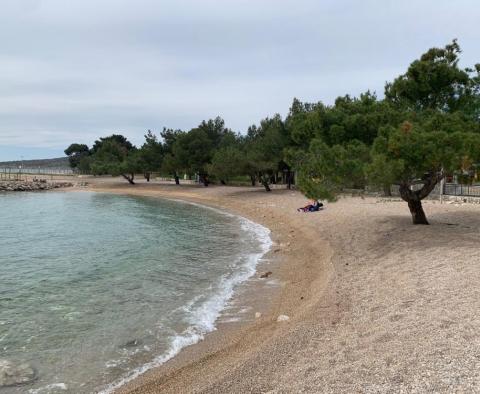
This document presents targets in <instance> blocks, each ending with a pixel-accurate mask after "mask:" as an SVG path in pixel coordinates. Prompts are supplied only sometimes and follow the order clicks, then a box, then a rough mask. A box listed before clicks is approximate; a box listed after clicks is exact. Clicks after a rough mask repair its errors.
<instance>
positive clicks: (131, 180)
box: [122, 174, 135, 185]
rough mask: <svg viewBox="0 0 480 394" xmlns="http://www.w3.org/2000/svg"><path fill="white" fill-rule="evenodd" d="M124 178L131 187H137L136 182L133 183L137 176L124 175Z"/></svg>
mask: <svg viewBox="0 0 480 394" xmlns="http://www.w3.org/2000/svg"><path fill="white" fill-rule="evenodd" d="M122 176H123V177H124V178H125V179H126V180H127V181H128V183H130V185H135V182H134V181H133V179H134V178H135V174H130V175H128V174H122Z"/></svg>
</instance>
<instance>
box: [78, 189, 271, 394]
mask: <svg viewBox="0 0 480 394" xmlns="http://www.w3.org/2000/svg"><path fill="white" fill-rule="evenodd" d="M85 191H86V190H85ZM89 191H92V190H89ZM93 192H96V193H108V192H106V191H103V190H102V191H100V190H94V191H93ZM116 194H117V193H116ZM118 194H121V195H125V196H132V194H123V193H118ZM135 196H136V197H142V198H155V199H158V198H160V199H164V200H169V201H174V202H177V203H180V204H188V205H194V206H197V207H200V208H202V209H206V210H212V211H214V212H217V213H219V214H221V215H226V216H229V217H235V218H236V219H237V220H238V221H239V226H241V227H242V229H243V230H244V231H247V232H251V233H253V234H255V237H256V238H259V239H260V240H261V249H262V250H261V251H259V252H256V253H249V254H248V256H249V258H253V265H252V266H247V267H243V268H249V271H250V272H247V273H244V274H243V277H240V278H237V279H236V280H234V278H232V279H231V281H232V283H230V284H229V286H228V288H227V289H226V291H227V294H225V297H221V304H222V306H221V308H220V309H219V310H218V311H217V313H216V314H217V317H216V318H215V320H214V321H212V322H211V324H212V325H213V328H212V329H210V330H208V331H206V332H204V333H194V334H192V333H190V334H189V335H190V336H185V334H178V335H177V336H176V339H180V338H181V339H183V340H184V341H185V343H184V344H180V345H178V346H174V344H172V345H171V346H172V347H171V348H170V349H169V350H168V351H167V352H166V353H165V354H160V355H155V356H154V358H153V359H152V361H150V362H148V363H146V364H143V365H141V366H139V367H138V368H136V369H135V370H133V371H131V372H130V373H128V374H127V375H126V376H124V377H122V378H120V380H119V381H117V382H113V383H111V384H109V385H108V386H107V387H106V388H104V389H102V390H101V391H99V394H110V393H114V392H117V391H118V390H120V389H121V388H122V387H124V386H126V385H128V384H129V383H130V382H132V381H134V380H135V379H137V378H138V377H140V376H142V375H144V374H145V373H147V372H148V371H150V370H154V369H157V368H159V367H161V366H162V365H164V364H165V363H167V362H169V361H170V360H173V359H174V358H175V357H177V356H178V355H179V354H180V353H181V352H182V351H183V350H184V349H185V348H187V347H192V346H195V345H197V344H199V343H201V342H202V341H204V340H205V338H206V337H207V336H210V335H212V334H214V333H215V332H216V331H218V330H219V327H220V330H222V331H221V332H222V333H223V330H231V329H232V328H233V327H235V326H237V327H240V326H242V325H246V324H247V322H246V321H242V320H240V318H238V319H239V320H238V321H237V320H236V318H235V319H234V320H233V321H228V319H227V321H224V320H225V319H224V315H225V314H226V312H227V310H228V309H237V311H236V312H233V313H229V314H235V315H239V314H241V311H238V309H239V308H238V307H236V308H234V307H233V306H232V305H231V304H232V303H235V302H238V301H239V300H236V299H237V298H238V297H239V294H238V293H239V291H238V290H239V288H242V287H245V286H246V285H247V283H248V282H249V281H252V279H253V280H254V276H255V275H256V274H257V273H258V266H259V265H261V264H262V262H263V260H264V259H265V256H266V255H267V254H269V253H270V251H271V249H272V246H273V241H272V239H271V237H270V235H271V231H270V229H268V228H266V227H264V226H262V225H260V224H258V223H256V222H253V221H251V220H249V219H247V218H245V217H243V216H240V215H238V214H234V213H231V212H230V211H226V210H224V209H221V208H218V207H214V206H210V205H204V204H201V203H198V202H193V201H190V200H185V199H178V198H170V197H160V196H155V197H153V196H143V195H142V196H138V195H135ZM245 226H246V227H248V228H245ZM240 276H241V275H240ZM250 285H252V283H250ZM254 287H258V286H254ZM229 294H230V295H229ZM215 296H219V294H217V295H215ZM235 300H236V301H235ZM232 323H233V324H232ZM224 326H225V327H224Z"/></svg>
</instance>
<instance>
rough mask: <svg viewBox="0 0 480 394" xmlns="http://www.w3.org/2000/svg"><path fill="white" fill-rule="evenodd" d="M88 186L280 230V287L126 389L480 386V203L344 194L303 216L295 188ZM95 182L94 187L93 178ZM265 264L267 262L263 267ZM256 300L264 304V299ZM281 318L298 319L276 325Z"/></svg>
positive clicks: (276, 258)
mask: <svg viewBox="0 0 480 394" xmlns="http://www.w3.org/2000/svg"><path fill="white" fill-rule="evenodd" d="M89 188H90V189H91V190H97V191H106V192H114V193H122V194H123V193H126V194H132V195H144V196H153V197H154V196H157V197H167V198H178V199H184V200H188V201H193V202H198V203H202V204H205V205H210V206H215V207H220V208H223V209H227V210H229V211H231V212H233V213H236V214H239V215H242V216H245V217H247V218H248V219H251V220H253V221H255V222H258V223H260V224H262V225H265V226H266V227H268V228H270V229H271V231H272V238H273V240H274V242H275V245H274V247H273V248H272V251H271V252H270V253H269V255H268V256H267V258H268V260H270V262H269V263H268V264H269V265H268V267H269V269H270V267H274V268H273V269H272V272H273V274H272V278H275V279H276V280H278V281H279V283H280V287H279V291H277V292H275V293H272V294H271V295H270V297H271V299H269V300H268V301H266V300H263V301H264V302H263V301H262V299H261V297H262V294H261V292H259V294H258V297H256V294H253V295H252V297H253V298H252V300H256V301H252V302H253V303H254V307H253V308H252V310H251V313H252V314H253V313H255V310H256V309H255V308H256V307H257V306H258V307H261V305H262V304H266V305H268V308H267V310H264V312H263V314H262V316H261V317H260V318H259V319H253V318H251V316H250V319H248V320H249V323H248V324H241V325H239V326H238V327H235V328H234V329H227V328H225V329H223V328H222V327H221V328H220V329H219V330H218V331H216V332H215V333H212V334H210V335H208V336H207V338H206V339H205V340H204V341H202V342H201V343H199V344H197V345H194V346H191V347H188V348H185V349H184V350H183V351H182V352H181V353H180V354H179V355H178V356H177V357H175V358H174V359H172V360H171V361H169V362H167V363H166V364H164V365H163V366H161V367H159V368H156V369H153V370H151V371H149V372H147V373H145V374H144V375H142V376H140V377H139V378H137V379H135V380H133V381H132V382H130V383H128V384H127V385H125V386H123V387H122V388H120V389H119V390H118V392H119V393H201V392H203V393H267V392H270V393H298V392H309V393H318V392H322V393H324V392H325V393H328V392H332V393H333V392H335V393H338V392H342V393H353V392H359V393H370V392H372V393H378V392H385V393H387V392H388V393H390V392H392V393H393V392H445V393H447V392H448V393H451V392H477V391H479V390H480V315H479V311H480V286H479V285H478V284H479V283H480V249H479V247H478V245H479V240H480V238H479V235H480V234H479V233H480V206H479V205H471V204H443V205H440V204H439V203H438V202H435V201H428V202H426V204H425V210H426V212H427V215H428V217H429V219H430V221H431V224H432V225H431V226H412V225H411V219H410V216H409V213H408V209H407V207H406V204H405V203H404V202H401V201H395V200H384V199H376V198H360V197H356V198H352V197H346V198H342V199H340V200H339V201H338V202H336V203H332V204H327V207H326V209H325V210H324V211H322V212H318V213H311V214H303V213H299V212H297V211H296V208H297V207H299V206H301V205H304V204H305V198H304V197H303V196H302V195H301V194H300V193H298V192H295V191H289V190H274V191H273V192H272V193H265V192H264V191H262V189H260V188H258V189H252V188H236V187H231V188H230V187H215V186H214V187H209V188H202V187H198V186H187V185H184V186H180V187H177V186H174V185H165V184H155V183H152V184H146V183H141V184H138V185H136V186H134V187H130V186H128V185H125V184H124V183H122V182H121V181H112V180H110V181H101V182H92V183H91V186H90V187H89ZM87 190H88V189H87ZM263 268H264V267H262V266H261V267H259V270H262V269H263ZM255 303H256V305H255ZM279 315H287V316H289V318H290V319H289V320H288V321H284V322H277V318H278V316H279Z"/></svg>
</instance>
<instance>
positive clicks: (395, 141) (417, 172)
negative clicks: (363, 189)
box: [367, 121, 480, 224]
mask: <svg viewBox="0 0 480 394" xmlns="http://www.w3.org/2000/svg"><path fill="white" fill-rule="evenodd" d="M372 156H373V161H372V163H371V164H370V166H369V167H367V174H370V175H373V178H374V180H376V182H377V183H378V182H382V181H383V182H385V181H388V182H392V183H395V184H397V185H399V190H400V196H401V197H402V199H403V200H404V201H406V202H407V204H408V207H409V209H410V213H411V215H412V220H413V223H414V224H428V221H427V218H426V215H425V212H424V211H423V207H422V200H423V199H424V198H426V197H427V196H428V195H429V194H430V193H431V192H432V190H433V189H434V188H435V186H436V185H437V183H438V182H439V181H440V180H441V179H442V178H443V177H444V176H445V174H447V173H453V172H455V171H459V170H464V169H468V168H466V167H467V166H471V165H472V164H473V163H475V162H477V163H478V162H479V161H480V133H478V132H475V131H471V130H468V129H467V130H466V131H461V132H460V131H456V132H449V131H448V130H445V129H437V130H433V131H430V130H428V129H426V128H425V127H424V126H422V124H418V123H417V124H412V123H410V122H408V121H406V122H405V123H404V124H403V125H402V126H401V127H399V128H395V129H387V130H385V133H384V135H382V136H379V137H378V139H377V140H376V141H375V144H374V145H373V147H372Z"/></svg>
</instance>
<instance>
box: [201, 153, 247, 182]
mask: <svg viewBox="0 0 480 394" xmlns="http://www.w3.org/2000/svg"><path fill="white" fill-rule="evenodd" d="M246 165H247V162H246V158H245V153H244V152H243V151H242V150H241V149H240V147H239V146H233V145H232V146H227V147H224V148H220V149H219V150H217V151H216V152H215V154H214V155H213V158H212V163H211V164H210V165H209V166H208V171H209V173H211V174H212V175H215V176H216V177H217V178H219V179H220V182H222V183H223V184H226V183H228V181H229V179H230V178H231V177H234V176H238V175H243V174H245V173H246V171H247V169H246Z"/></svg>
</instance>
